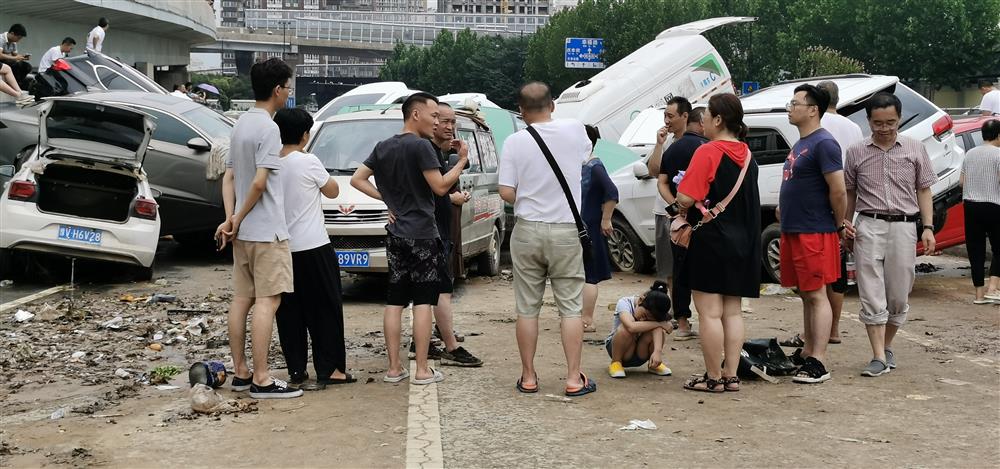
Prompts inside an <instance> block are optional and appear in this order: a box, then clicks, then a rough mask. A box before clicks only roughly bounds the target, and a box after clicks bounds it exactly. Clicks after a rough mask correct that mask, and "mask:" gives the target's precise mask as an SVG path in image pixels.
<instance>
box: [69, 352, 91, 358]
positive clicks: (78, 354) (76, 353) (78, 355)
mask: <svg viewBox="0 0 1000 469" xmlns="http://www.w3.org/2000/svg"><path fill="white" fill-rule="evenodd" d="M86 356H87V352H73V354H72V355H70V356H69V358H72V359H73V360H79V359H81V358H83V357H86Z"/></svg>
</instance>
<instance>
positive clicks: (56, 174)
mask: <svg viewBox="0 0 1000 469" xmlns="http://www.w3.org/2000/svg"><path fill="white" fill-rule="evenodd" d="M35 180H36V182H37V183H38V208H39V209H40V210H42V211H43V212H48V213H60V214H64V215H73V216H77V217H83V218H94V219H98V220H108V221H115V222H124V221H126V220H128V217H129V214H130V212H131V209H132V202H133V201H134V200H135V198H136V194H137V192H138V190H139V189H138V186H137V182H136V177H135V176H134V175H131V174H128V173H125V172H122V171H119V170H112V169H101V168H100V167H99V166H94V167H85V166H78V165H71V164H59V163H52V164H49V165H48V166H47V167H46V168H45V173H44V174H39V175H37V176H36V178H35Z"/></svg>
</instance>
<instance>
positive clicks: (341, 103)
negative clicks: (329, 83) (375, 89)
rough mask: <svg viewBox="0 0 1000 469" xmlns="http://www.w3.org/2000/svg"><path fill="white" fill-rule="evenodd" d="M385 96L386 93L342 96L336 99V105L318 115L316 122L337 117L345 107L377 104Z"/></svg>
mask: <svg viewBox="0 0 1000 469" xmlns="http://www.w3.org/2000/svg"><path fill="white" fill-rule="evenodd" d="M383 96H385V93H370V94H356V95H353V96H340V97H337V98H334V101H335V102H334V103H333V105H332V106H330V107H328V108H326V110H325V111H323V112H321V113H319V114H318V115H316V117H315V120H317V121H321V120H326V119H328V118H330V117H333V116H335V115H337V113H338V112H340V110H341V109H343V108H344V107H345V106H360V105H362V104H375V103H377V102H378V100H379V99H381V98H382V97H383Z"/></svg>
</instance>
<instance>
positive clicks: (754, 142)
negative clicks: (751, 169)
mask: <svg viewBox="0 0 1000 469" xmlns="http://www.w3.org/2000/svg"><path fill="white" fill-rule="evenodd" d="M746 143H747V146H748V147H750V152H751V153H753V157H754V159H755V160H757V164H758V165H761V166H763V165H768V164H779V163H780V164H784V162H785V158H787V157H788V151H789V150H790V147H789V146H788V142H786V141H785V138H784V137H782V136H781V132H779V131H777V130H776V129H767V128H753V129H750V131H749V132H747V138H746Z"/></svg>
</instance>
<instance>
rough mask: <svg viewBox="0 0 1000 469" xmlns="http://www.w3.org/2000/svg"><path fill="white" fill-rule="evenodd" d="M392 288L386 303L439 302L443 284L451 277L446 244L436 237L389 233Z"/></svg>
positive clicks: (388, 258) (387, 240) (390, 280)
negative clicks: (421, 237) (445, 259)
mask: <svg viewBox="0 0 1000 469" xmlns="http://www.w3.org/2000/svg"><path fill="white" fill-rule="evenodd" d="M385 252H386V258H387V261H388V264H389V289H388V297H387V300H386V304H389V305H392V306H406V305H408V304H410V302H411V301H412V302H413V304H414V305H437V300H438V294H440V292H441V284H442V281H443V280H444V279H447V278H448V272H447V267H446V266H445V263H444V245H443V244H442V242H441V240H440V239H438V238H435V239H408V238H400V237H397V236H393V235H391V234H389V235H387V239H386V249H385Z"/></svg>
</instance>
